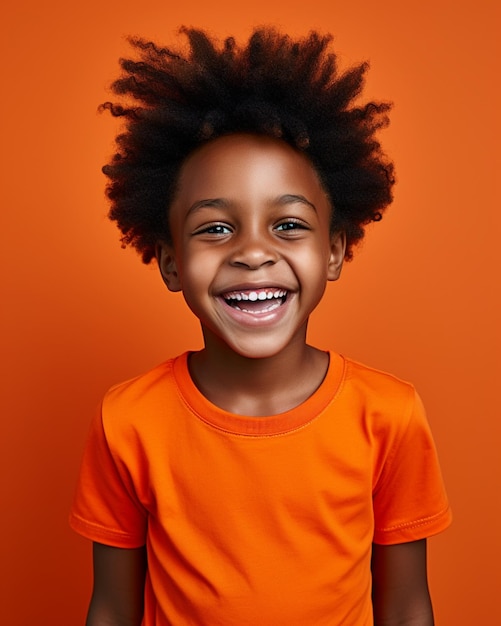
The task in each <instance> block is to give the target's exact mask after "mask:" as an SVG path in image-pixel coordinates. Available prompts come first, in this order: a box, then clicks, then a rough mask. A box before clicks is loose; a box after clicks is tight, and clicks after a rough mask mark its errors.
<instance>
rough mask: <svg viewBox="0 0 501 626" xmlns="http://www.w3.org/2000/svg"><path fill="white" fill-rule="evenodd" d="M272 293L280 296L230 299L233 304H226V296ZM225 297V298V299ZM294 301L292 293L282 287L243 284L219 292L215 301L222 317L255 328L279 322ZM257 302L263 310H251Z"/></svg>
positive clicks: (268, 284)
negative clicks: (219, 307)
mask: <svg viewBox="0 0 501 626" xmlns="http://www.w3.org/2000/svg"><path fill="white" fill-rule="evenodd" d="M253 292H254V293H257V294H260V293H261V294H262V293H266V294H268V293H272V294H276V293H279V294H281V295H280V296H279V297H274V296H272V297H266V298H263V297H254V298H252V297H251V298H248V299H244V298H241V299H239V298H238V297H233V298H231V299H232V301H233V302H234V303H235V304H233V305H232V304H229V303H228V301H227V300H228V296H229V295H234V296H237V295H238V294H247V295H248V294H252V293H253ZM225 296H226V298H225ZM293 299H294V291H293V290H291V289H287V288H286V287H283V286H280V287H279V286H277V285H272V286H271V285H270V283H267V284H266V285H264V284H263V285H260V286H258V285H256V284H252V285H249V284H245V285H239V286H232V287H231V288H229V289H225V290H223V291H221V292H220V294H219V295H218V297H217V300H218V301H219V302H220V305H221V309H222V311H223V312H224V316H225V317H226V318H227V319H228V318H229V320H231V321H233V322H235V323H236V324H238V325H239V326H240V325H243V326H247V327H251V328H256V327H262V326H269V325H273V324H275V323H277V322H279V321H280V320H281V319H282V318H283V317H284V316H285V315H286V313H287V311H288V309H289V306H290V303H291V300H293ZM256 301H259V302H260V304H262V305H263V308H261V309H257V310H252V309H251V308H246V305H247V307H251V306H252V303H254V302H256Z"/></svg>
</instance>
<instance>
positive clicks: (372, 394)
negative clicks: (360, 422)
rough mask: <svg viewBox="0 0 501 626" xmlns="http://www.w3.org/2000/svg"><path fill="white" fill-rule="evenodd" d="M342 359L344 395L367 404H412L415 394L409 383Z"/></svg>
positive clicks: (386, 373) (356, 362) (350, 360)
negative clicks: (349, 395)
mask: <svg viewBox="0 0 501 626" xmlns="http://www.w3.org/2000/svg"><path fill="white" fill-rule="evenodd" d="M343 358H344V361H345V371H344V378H343V388H344V391H345V393H349V394H351V395H352V396H354V397H359V398H360V399H362V398H363V399H364V400H365V401H369V402H383V403H390V404H393V405H399V406H401V405H402V404H404V405H405V404H408V403H412V402H414V400H415V398H416V396H417V394H416V390H415V388H414V386H413V385H412V384H411V383H410V382H408V381H406V380H402V379H401V378H398V377H397V376H394V375H393V374H389V373H388V372H384V371H382V370H378V369H376V368H373V367H369V366H368V365H363V364H362V363H359V362H358V361H354V360H353V359H348V358H346V357H343Z"/></svg>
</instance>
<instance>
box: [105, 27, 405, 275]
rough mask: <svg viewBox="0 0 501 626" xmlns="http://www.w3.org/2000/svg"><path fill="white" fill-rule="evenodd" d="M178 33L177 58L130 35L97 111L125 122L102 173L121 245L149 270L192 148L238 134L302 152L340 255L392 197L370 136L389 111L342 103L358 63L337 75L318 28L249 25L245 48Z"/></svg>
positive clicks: (350, 96)
mask: <svg viewBox="0 0 501 626" xmlns="http://www.w3.org/2000/svg"><path fill="white" fill-rule="evenodd" d="M181 32H182V33H184V34H185V35H186V37H187V39H188V44H189V48H188V49H187V51H186V53H185V54H183V53H182V52H181V51H173V50H171V49H170V48H161V47H158V46H157V45H156V44H154V43H152V42H148V41H145V40H143V39H130V43H131V44H132V46H133V47H134V48H135V49H136V51H137V56H136V57H135V58H134V59H121V60H120V65H121V68H122V70H123V73H122V75H121V77H120V78H119V79H118V80H116V81H115V82H114V83H113V84H112V90H113V92H114V93H115V94H116V95H117V96H120V97H121V102H118V103H112V102H106V103H104V104H103V105H101V110H103V109H105V110H109V111H110V112H111V114H112V115H113V116H115V117H122V118H124V119H125V127H124V130H123V132H122V133H121V134H119V135H118V136H117V138H116V145H117V151H116V154H115V155H114V156H113V158H112V160H111V162H110V163H109V164H107V165H105V166H104V167H103V172H104V173H105V174H106V176H107V177H108V178H109V183H108V186H107V196H108V198H109V199H110V201H111V208H110V212H109V217H110V219H111V220H114V221H116V223H117V225H118V227H119V229H120V231H121V232H122V244H123V245H124V246H125V245H132V246H134V247H135V248H136V250H137V251H138V252H139V253H140V254H141V256H142V259H143V261H144V262H145V263H149V262H150V261H151V259H152V258H154V256H155V249H156V246H157V244H158V242H159V241H167V242H168V241H170V233H169V220H168V208H169V205H170V203H171V201H172V198H173V194H175V190H176V181H177V177H178V174H179V170H180V168H181V166H182V164H183V162H184V160H185V159H186V158H187V156H188V155H189V154H190V153H191V152H193V151H194V150H195V149H196V148H197V147H198V146H200V145H201V144H203V143H206V142H208V141H211V140H212V139H215V138H217V137H220V136H222V135H227V134H231V133H242V132H244V133H256V134H264V135H268V136H271V137H275V138H280V139H282V140H283V141H285V142H287V143H288V144H289V145H291V146H292V147H294V148H295V149H297V150H299V151H301V152H303V153H305V154H306V155H307V156H308V157H309V159H310V161H311V163H312V164H313V166H314V167H315V169H316V170H317V172H318V174H319V176H320V179H321V181H322V184H323V186H324V187H325V190H326V192H327V194H328V196H329V198H330V201H331V204H332V207H333V211H332V219H331V231H332V232H339V231H343V232H344V233H345V235H346V243H347V246H346V259H347V260H350V259H351V258H352V254H353V246H354V245H355V244H356V243H357V242H358V241H359V240H360V239H361V238H362V237H363V235H364V227H365V226H366V225H367V224H368V223H370V222H372V221H378V220H380V219H381V217H382V212H383V210H384V209H385V208H386V206H387V205H388V204H389V203H390V202H391V200H392V193H391V192H392V186H393V183H394V176H393V165H392V163H391V162H389V161H388V159H387V158H386V157H385V155H384V153H383V152H382V150H381V147H380V144H379V142H378V141H377V140H376V138H375V134H376V131H377V130H378V129H380V128H381V127H384V126H386V125H387V123H388V116H387V112H388V110H389V108H390V105H389V104H388V103H380V102H370V103H368V104H365V105H364V106H355V105H354V104H353V101H354V100H355V99H356V98H357V97H358V96H359V94H360V92H361V90H362V87H363V82H364V74H365V72H366V70H367V68H368V65H367V63H363V64H361V65H358V66H356V67H353V68H351V69H349V70H347V71H345V72H343V73H339V72H338V69H337V59H336V55H335V54H334V53H333V52H332V51H330V49H329V47H330V42H331V39H332V38H331V36H330V35H320V34H318V33H317V32H311V33H310V34H309V35H308V36H307V37H305V38H303V39H298V40H293V39H291V38H290V37H289V36H288V35H285V34H281V33H279V32H277V31H276V30H274V29H272V28H260V29H257V30H255V31H254V32H253V34H252V35H251V37H250V38H249V40H248V42H247V44H246V45H244V46H239V45H237V44H236V43H235V40H234V39H233V38H231V37H229V38H227V39H226V40H225V41H224V42H223V43H222V45H218V44H217V42H216V41H215V40H214V39H212V38H211V37H210V36H209V35H208V34H207V33H205V32H204V31H201V30H197V29H191V28H182V29H181Z"/></svg>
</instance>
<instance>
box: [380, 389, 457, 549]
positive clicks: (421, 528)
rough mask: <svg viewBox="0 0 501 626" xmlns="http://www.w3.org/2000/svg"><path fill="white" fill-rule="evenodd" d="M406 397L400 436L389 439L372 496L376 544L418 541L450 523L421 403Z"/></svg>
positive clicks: (414, 394) (415, 397)
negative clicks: (390, 441)
mask: <svg viewBox="0 0 501 626" xmlns="http://www.w3.org/2000/svg"><path fill="white" fill-rule="evenodd" d="M412 392H413V395H412V398H411V401H410V405H409V408H408V410H407V415H406V416H403V425H402V432H401V434H400V435H399V436H397V437H395V438H394V441H393V446H392V449H391V450H390V451H389V454H388V456H387V459H386V461H385V464H384V468H383V470H382V472H381V475H380V477H379V480H378V482H377V484H376V486H375V489H374V493H373V506H374V520H375V531H374V542H375V543H378V544H383V545H391V544H396V543H405V542H408V541H416V540H418V539H424V538H426V537H429V536H431V535H434V534H436V533H438V532H441V531H442V530H444V529H445V528H447V526H449V524H450V522H451V512H450V508H449V503H448V500H447V495H446V493H445V488H444V484H443V480H442V474H441V471H440V467H439V463H438V458H437V452H436V449H435V444H434V442H433V438H432V435H431V432H430V428H429V425H428V422H427V420H426V416H425V412H424V408H423V405H422V402H421V400H420V398H419V396H418V395H417V393H416V392H415V391H414V390H412Z"/></svg>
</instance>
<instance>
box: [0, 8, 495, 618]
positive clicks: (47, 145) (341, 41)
mask: <svg viewBox="0 0 501 626" xmlns="http://www.w3.org/2000/svg"><path fill="white" fill-rule="evenodd" d="M496 5H497V2H496V1H495V0H492V1H487V0H475V1H473V0H467V1H466V2H462V3H460V2H458V1H457V0H420V1H419V2H418V1H417V0H410V1H408V2H403V1H402V0H388V1H387V2H384V3H382V4H381V3H378V2H373V1H369V0H351V1H350V2H346V1H345V2H343V3H341V2H336V0H328V1H327V0H317V1H316V2H299V1H298V0H290V1H288V2H285V1H283V0H259V2H253V3H248V5H246V6H242V5H241V3H236V2H230V1H222V0H212V1H210V2H203V1H202V0H183V1H182V2H179V3H177V4H174V3H172V2H166V1H165V0H164V1H162V2H161V1H160V0H144V1H143V2H139V3H133V2H131V0H121V1H120V2H118V1H117V0H107V1H106V2H97V1H96V0H89V1H87V2H81V3H79V5H73V4H72V3H69V2H63V1H62V0H52V1H51V0H48V1H47V2H35V1H34V0H17V1H16V2H11V6H10V7H9V8H8V9H5V8H4V10H3V24H4V29H5V31H6V32H5V34H4V35H3V37H2V42H1V43H2V47H5V50H3V51H2V56H1V58H2V71H1V81H2V87H3V96H2V108H3V109H4V112H3V114H2V116H1V123H2V131H1V137H2V161H3V166H2V168H1V173H2V185H1V196H2V217H1V224H2V230H1V236H2V246H1V252H2V255H4V258H3V259H2V263H1V268H2V272H3V277H2V282H1V290H2V294H3V301H2V306H1V315H2V321H1V328H2V331H3V335H4V339H3V345H2V368H3V370H4V371H3V372H2V376H1V380H2V386H3V387H4V392H3V398H4V401H3V416H2V425H1V433H2V435H1V445H2V450H1V451H0V462H1V467H0V480H1V489H2V493H1V503H2V513H1V516H0V524H1V525H2V527H1V537H2V567H1V574H0V576H1V577H2V580H1V581H0V582H1V584H0V593H1V594H2V595H3V594H5V598H2V600H1V602H0V606H1V609H0V611H1V618H0V619H1V621H2V623H5V624H9V626H31V625H32V624H40V625H42V626H45V625H47V626H49V625H51V626H52V625H54V624H56V625H59V624H60V625H65V626H66V625H68V624H83V616H84V613H85V607H86V604H87V600H88V596H89V592H90V584H91V577H90V574H91V563H90V546H89V545H88V543H87V542H86V541H85V540H83V539H81V538H79V537H78V536H76V535H74V534H73V533H72V532H71V531H70V530H69V529H68V526H67V521H66V520H67V512H68V508H69V505H70V500H71V494H72V490H73V485H74V483H75V480H76V475H77V471H78V464H79V458H80V455H81V452H82V448H83V443H84V438H85V434H86V431H87V426H88V422H89V419H90V417H91V415H92V413H93V411H94V408H95V406H96V405H97V403H98V401H99V399H100V397H101V395H102V394H103V392H104V391H105V389H106V388H107V387H108V386H110V385H111V384H112V383H115V382H118V381H120V380H122V379H125V378H128V377H131V376H133V375H135V374H137V373H140V372H141V371H144V370H145V369H147V368H149V367H150V366H152V365H154V364H156V363H157V362H159V361H161V360H164V359H165V358H167V357H169V356H171V355H174V354H176V353H178V352H180V351H182V350H184V349H186V348H196V347H198V346H199V345H200V335H199V331H198V328H197V324H196V321H195V320H194V319H193V318H192V317H191V314H189V313H188V312H187V310H186V308H185V305H184V303H183V302H182V298H181V297H176V295H175V294H168V293H167V292H166V290H165V288H164V286H163V284H162V283H161V281H160V279H159V277H158V276H157V272H156V269H155V268H145V267H143V266H141V264H140V262H139V260H138V259H137V258H136V257H135V255H134V254H133V253H132V252H130V251H125V252H124V251H122V250H121V249H120V246H119V244H118V237H117V233H116V232H115V230H114V227H113V225H111V224H109V223H108V222H107V220H106V218H105V214H106V211H107V206H106V203H105V200H104V196H103V185H104V177H103V176H102V174H101V173H100V166H101V164H102V163H103V162H105V161H106V159H107V158H108V156H109V154H110V153H111V150H112V137H113V135H114V133H115V131H116V125H115V124H114V123H113V122H112V121H111V120H110V119H109V117H108V116H99V115H97V114H96V107H97V105H98V104H99V103H100V102H102V101H103V100H105V99H107V98H108V97H109V96H108V94H107V93H106V86H107V85H108V84H109V82H110V80H111V79H112V78H113V77H114V76H115V75H116V73H117V58H118V56H119V55H120V54H123V53H124V51H126V49H127V47H126V45H125V43H124V40H123V35H125V34H141V35H144V36H146V37H151V38H156V39H158V40H160V41H164V42H165V41H172V39H173V36H174V32H175V31H176V29H177V27H178V26H179V25H180V24H187V25H194V26H203V27H206V28H210V29H212V30H213V31H214V32H215V33H216V34H218V35H221V36H224V35H227V34H235V35H237V36H238V37H239V38H241V37H243V36H246V35H247V34H248V33H249V31H250V28H251V27H252V26H253V25H257V24H261V23H273V24H276V25H278V26H280V27H282V28H283V29H285V30H287V31H289V32H291V33H292V34H305V33H306V31H307V30H308V29H309V28H310V27H316V28H321V29H322V30H324V31H330V32H333V33H334V34H336V36H337V37H336V48H337V49H338V50H339V51H341V53H342V61H343V63H344V64H345V65H346V64H348V63H354V62H358V61H363V60H365V59H367V58H369V59H370V60H371V62H372V70H371V72H370V76H369V79H368V84H367V95H368V96H370V97H375V98H381V99H386V98H388V99H392V100H393V101H394V102H395V109H394V112H393V117H392V119H393V123H392V126H391V128H390V129H389V130H387V131H385V132H384V137H383V138H382V139H383V142H384V145H385V147H386V149H387V151H388V152H389V153H390V154H391V155H392V157H394V159H395V161H396V164H397V168H398V169H397V174H398V180H399V182H398V186H397V189H396V199H395V203H394V205H393V207H392V208H391V210H390V213H389V214H388V215H387V217H386V218H385V219H384V220H383V222H382V223H381V224H378V225H377V226H375V227H374V229H373V230H372V229H371V231H372V232H370V233H369V236H368V238H367V241H366V243H365V245H364V246H363V247H362V248H361V249H360V251H359V253H358V255H357V256H356V257H355V261H354V262H353V263H352V264H350V265H349V266H347V267H346V270H345V271H344V274H343V277H342V279H341V281H340V282H339V283H337V284H334V285H330V286H329V289H328V293H327V295H326V297H325V301H324V302H323V303H322V305H321V307H320V309H319V310H318V312H316V313H315V315H314V317H313V320H312V324H311V333H310V335H311V340H312V341H313V342H314V343H317V344H319V345H321V346H323V347H325V348H333V349H337V350H339V351H341V352H343V353H345V354H347V355H350V356H352V357H354V358H356V359H358V360H361V361H364V362H366V363H368V364H369V365H372V366H375V367H379V368H381V369H386V370H390V371H392V372H393V373H395V374H397V375H399V376H401V377H403V378H407V379H411V380H412V381H413V382H414V383H415V384H416V385H417V387H418V389H419V391H420V393H421V395H422V396H423V398H424V401H425V404H426V406H427V407H428V412H429V418H430V422H431V424H432V428H433V430H434V433H435V438H436V441H437V445H438V447H439V451H440V456H441V461H442V466H443V471H444V475H445V479H446V482H447V486H448V491H449V495H450V499H451V501H452V505H453V509H454V514H455V522H454V525H453V526H452V528H451V529H450V530H449V531H447V532H446V533H445V534H443V535H441V536H440V537H437V538H434V539H432V540H431V541H430V577H431V583H432V590H433V596H434V603H435V610H436V615H437V623H438V624H444V625H451V624H454V625H455V626H472V625H475V626H477V625H484V624H493V623H494V622H495V621H496V619H497V617H498V616H499V582H500V579H499V567H500V564H499V560H500V557H501V549H500V536H501V533H500V527H499V520H500V517H501V516H500V513H501V511H500V504H499V494H500V481H499V478H500V473H501V472H500V449H501V446H500V443H501V441H500V425H499V410H498V408H497V391H498V387H499V382H498V380H499V374H500V371H499V370H500V368H499V355H500V352H499V347H500V346H499V344H500V341H499V340H500V333H499V308H498V310H497V312H496V307H497V306H498V304H499V303H498V297H499V296H497V295H496V292H497V291H498V289H499V277H498V274H499V271H498V270H499V248H500V243H499V233H500V231H499V219H498V213H499V208H500V207H501V202H500V200H501V198H500V194H499V180H500V174H499V166H500V162H499V140H500V134H499V130H500V128H499V119H500V114H499V113H500V110H501V103H500V100H499V93H498V88H497V86H496V83H498V82H499V54H500V50H499V46H498V41H499V25H500V20H499V17H500V16H499V12H498V10H497V9H496ZM495 47H497V48H498V49H497V50H496V49H495ZM496 264H497V265H496ZM496 616H497V617H496ZM312 626H313V625H312Z"/></svg>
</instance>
